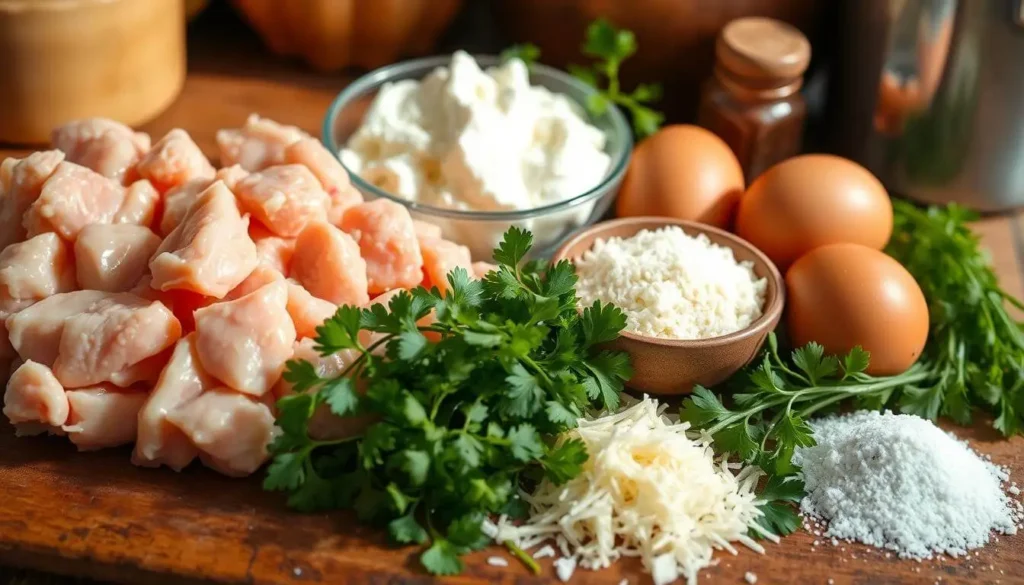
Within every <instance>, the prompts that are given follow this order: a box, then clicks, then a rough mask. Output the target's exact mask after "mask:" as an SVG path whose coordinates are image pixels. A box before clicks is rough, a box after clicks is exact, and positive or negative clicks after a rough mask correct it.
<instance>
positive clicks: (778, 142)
mask: <svg viewBox="0 0 1024 585" xmlns="http://www.w3.org/2000/svg"><path fill="white" fill-rule="evenodd" d="M715 57H716V60H715V68H714V74H713V75H712V76H711V78H710V79H708V81H707V82H705V84H704V88H703V90H702V92H701V101H700V107H699V110H698V113H697V123H698V124H699V125H701V126H703V127H704V128H707V129H708V130H711V131H712V132H714V133H715V134H717V135H718V136H719V137H720V138H722V140H724V141H725V143H726V144H728V145H729V147H730V148H731V149H732V151H733V153H734V154H735V155H736V158H737V159H738V160H739V162H740V166H741V167H742V168H743V176H744V179H745V180H746V182H747V184H748V185H749V184H750V183H751V181H753V180H754V179H755V178H757V176H758V175H760V174H761V172H762V171H764V170H766V169H768V167H771V166H772V165H774V164H775V163H778V162H782V161H783V160H786V159H787V158H790V157H792V156H796V155H797V154H799V153H800V148H801V143H802V140H803V131H804V120H805V119H806V117H807V105H806V103H805V102H804V98H803V96H802V95H801V94H800V88H801V87H802V86H803V74H804V71H806V70H807V64H808V63H809V62H810V59H811V45H810V43H809V42H808V41H807V37H805V36H804V35H803V34H802V33H801V32H800V31H799V30H797V29H796V28H795V27H792V26H790V25H788V24H786V23H783V22H780V21H778V20H774V19H771V18H761V17H747V18H740V19H737V20H734V21H732V22H730V23H729V24H727V25H726V26H725V28H724V29H722V32H721V33H720V34H719V35H718V41H717V42H716V43H715Z"/></svg>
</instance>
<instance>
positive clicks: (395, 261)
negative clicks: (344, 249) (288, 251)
mask: <svg viewBox="0 0 1024 585" xmlns="http://www.w3.org/2000/svg"><path fill="white" fill-rule="evenodd" d="M341 229H343V230H345V231H346V232H347V233H348V234H349V235H351V236H352V237H353V238H355V240H356V241H357V242H359V249H360V251H361V252H362V256H363V259H364V260H366V279H367V282H368V284H369V290H370V292H371V293H382V292H387V291H389V290H391V289H394V288H412V287H414V286H416V285H417V284H419V283H420V281H421V280H423V256H422V254H420V246H419V243H418V242H417V241H416V230H415V227H414V226H413V223H412V217H410V216H409V211H408V210H407V209H406V208H405V207H403V206H402V205H401V204H398V203H395V202H394V201H388V200H387V199H376V200H374V201H368V202H366V203H362V204H360V205H356V206H355V207H353V208H351V209H349V210H348V211H347V212H345V219H344V220H343V221H342V222H341ZM300 247H301V246H300ZM307 288H308V287H307Z"/></svg>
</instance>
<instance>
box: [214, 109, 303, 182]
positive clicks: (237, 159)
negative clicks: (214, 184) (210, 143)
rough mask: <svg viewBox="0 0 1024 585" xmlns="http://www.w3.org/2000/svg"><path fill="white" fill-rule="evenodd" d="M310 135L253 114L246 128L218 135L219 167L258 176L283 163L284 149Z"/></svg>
mask: <svg viewBox="0 0 1024 585" xmlns="http://www.w3.org/2000/svg"><path fill="white" fill-rule="evenodd" d="M308 137H309V135H308V134H306V133H305V132H303V131H302V130H299V129H298V128H296V127H295V126H285V125H283V124H278V123H277V122H275V121H273V120H268V119H267V118H260V117H259V116H258V115H256V114H250V115H249V118H248V119H246V121H245V126H243V127H241V128H236V129H230V130H228V129H225V130H218V131H217V148H219V149H220V164H221V165H223V166H225V167H227V166H231V165H236V164H237V165H239V166H241V167H242V168H243V169H245V170H247V171H250V172H255V171H261V170H263V169H265V168H267V167H269V166H273V165H279V164H281V163H283V162H284V153H285V148H286V147H287V146H288V145H289V144H292V143H293V142H296V141H298V140H302V139H303V138H308Z"/></svg>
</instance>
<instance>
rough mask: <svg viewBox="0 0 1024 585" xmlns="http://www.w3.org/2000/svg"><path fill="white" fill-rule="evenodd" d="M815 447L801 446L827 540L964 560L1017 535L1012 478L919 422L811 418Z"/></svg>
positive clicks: (810, 498) (798, 457) (809, 504)
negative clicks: (995, 536) (1007, 487)
mask: <svg viewBox="0 0 1024 585" xmlns="http://www.w3.org/2000/svg"><path fill="white" fill-rule="evenodd" d="M811 426H812V427H813V429H814V437H815V439H816V440H817V442H818V444H817V446H814V447H808V448H802V449H797V451H796V454H795V456H794V458H793V461H794V462H795V463H797V464H798V465H801V466H802V468H803V475H804V482H805V485H806V489H807V495H806V497H805V498H804V499H803V501H802V502H801V505H800V507H801V510H802V511H803V512H804V514H806V515H810V516H813V517H817V518H821V519H823V520H826V521H827V522H828V530H827V531H826V532H825V536H828V537H831V538H833V541H832V542H833V544H835V543H836V540H835V539H837V538H838V539H844V540H856V541H860V542H863V543H864V544H868V545H871V546H876V547H882V548H886V549H889V550H892V551H894V552H895V553H896V554H897V555H898V556H900V557H901V558H931V557H932V556H933V555H935V554H948V555H951V556H960V555H963V554H965V553H966V552H967V551H968V550H970V549H974V548H977V547H980V546H983V545H985V544H986V543H988V541H989V539H990V537H991V536H992V533H993V532H997V533H1002V534H1014V533H1016V531H1017V527H1016V524H1017V523H1018V522H1019V521H1020V520H1021V507H1020V503H1019V502H1015V501H1012V500H1011V499H1009V498H1008V497H1007V496H1006V494H1005V493H1004V489H1003V484H1004V483H1006V481H1007V480H1008V474H1007V471H1006V470H1005V469H1003V468H1000V467H997V466H996V465H994V464H992V463H990V462H988V461H986V460H984V459H982V458H980V457H978V456H977V454H975V453H974V452H973V451H972V450H971V449H970V448H969V447H968V445H967V443H965V442H961V441H959V440H957V439H956V438H955V437H953V436H951V435H949V434H947V433H945V432H943V431H942V430H941V429H939V428H938V427H936V426H935V425H933V424H932V423H931V422H929V421H927V420H924V419H922V418H920V417H917V416H911V415H897V414H893V413H890V412H886V413H884V414H880V413H878V412H857V413H854V414H852V415H849V416H844V417H830V418H826V419H821V420H817V421H812V422H811Z"/></svg>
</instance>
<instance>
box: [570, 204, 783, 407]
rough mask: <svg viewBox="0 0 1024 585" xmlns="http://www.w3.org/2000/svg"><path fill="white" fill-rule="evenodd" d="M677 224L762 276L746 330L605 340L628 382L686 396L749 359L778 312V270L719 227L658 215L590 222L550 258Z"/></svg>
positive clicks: (635, 386)
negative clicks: (620, 358)
mask: <svg viewBox="0 0 1024 585" xmlns="http://www.w3.org/2000/svg"><path fill="white" fill-rule="evenodd" d="M666 226H679V227H680V228H682V229H683V231H684V232H686V233H687V234H688V235H690V236H696V235H699V234H704V235H706V236H707V237H708V239H709V240H711V242H713V243H715V244H718V245H719V246H725V247H727V248H729V249H731V250H732V252H733V254H734V255H735V257H736V260H738V261H740V262H745V261H750V262H753V264H754V274H756V275H757V276H758V277H759V278H764V279H766V280H767V283H768V285H767V287H766V290H765V305H764V311H763V312H762V314H761V316H760V317H759V318H758V319H757V320H756V321H754V322H753V323H752V324H751V325H750V326H749V327H747V328H746V329H742V330H740V331H736V332H734V333H730V334H728V335H723V336H720V337H712V338H709V339H660V338H655V337H648V336H644V335H637V334H636V333H629V332H623V333H622V335H621V336H620V337H619V339H617V340H615V341H613V342H611V343H609V344H608V347H609V349H615V350H619V351H625V352H626V353H628V354H629V357H630V358H631V360H632V362H633V372H634V373H633V378H632V379H631V380H630V381H629V383H628V386H629V387H630V388H633V389H635V390H638V391H641V392H647V393H649V394H687V393H689V392H690V391H691V390H692V389H693V386H694V385H695V384H700V385H702V386H714V385H715V384H719V383H721V382H724V381H725V380H726V379H727V378H728V377H729V376H732V375H733V374H735V373H736V372H737V371H739V370H740V368H742V367H744V366H746V365H747V364H749V363H750V361H751V360H753V359H754V358H755V357H756V356H757V354H758V352H759V351H760V350H761V346H762V345H763V344H764V342H765V340H766V339H767V338H768V334H769V333H771V332H772V331H773V330H774V329H775V326H776V325H778V323H779V318H780V317H781V316H782V307H783V304H784V299H785V285H784V284H783V280H782V275H781V274H779V270H778V268H776V267H775V265H774V264H772V262H771V260H769V259H768V257H767V256H765V255H764V254H763V253H762V252H761V251H760V250H758V249H757V248H755V247H754V246H753V245H752V244H750V243H749V242H747V241H746V240H743V239H741V238H739V237H738V236H736V235H733V234H731V233H729V232H726V231H724V230H720V229H718V228H715V227H711V226H708V225H704V224H701V223H696V222H692V221H684V220H676V219H669V218H664V217H629V218H623V219H616V220H612V221H606V222H603V223H599V224H595V225H592V226H590V227H588V228H584V229H583V230H581V231H579V232H577V233H576V234H575V235H573V236H572V237H570V238H569V239H568V240H567V241H566V242H565V243H564V244H562V246H561V247H560V248H559V249H558V251H557V252H555V255H554V258H553V259H554V260H555V261H558V260H562V259H568V260H570V261H573V260H575V259H576V258H579V257H580V256H581V255H582V254H583V253H584V252H586V251H587V250H589V249H590V248H591V247H592V246H593V245H594V242H595V241H596V240H598V239H608V238H613V237H621V238H628V237H630V236H633V235H635V234H636V233H637V232H639V231H641V230H652V229H658V228H662V227H666Z"/></svg>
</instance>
